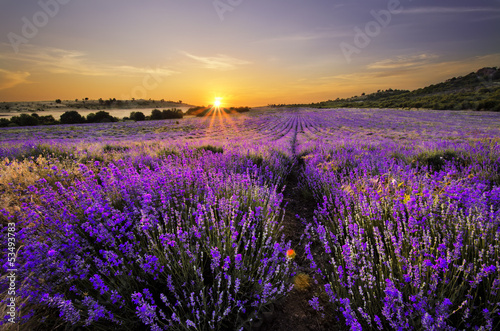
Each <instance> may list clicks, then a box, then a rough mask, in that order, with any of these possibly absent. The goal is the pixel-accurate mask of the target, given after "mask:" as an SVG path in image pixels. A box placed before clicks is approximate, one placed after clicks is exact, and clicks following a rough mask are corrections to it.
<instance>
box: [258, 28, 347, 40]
mask: <svg viewBox="0 0 500 331" xmlns="http://www.w3.org/2000/svg"><path fill="white" fill-rule="evenodd" d="M351 35H352V32H348V31H339V30H338V29H321V30H316V31H309V32H300V33H295V34H288V35H283V36H276V37H271V38H266V39H261V40H258V41H257V43H274V42H302V41H311V40H322V39H335V38H345V37H349V36H351Z"/></svg>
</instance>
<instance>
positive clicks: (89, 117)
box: [87, 113, 95, 123]
mask: <svg viewBox="0 0 500 331" xmlns="http://www.w3.org/2000/svg"><path fill="white" fill-rule="evenodd" d="M87 122H88V123H95V113H90V114H88V115H87Z"/></svg>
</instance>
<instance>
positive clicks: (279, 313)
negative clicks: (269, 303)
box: [254, 165, 345, 331]
mask: <svg viewBox="0 0 500 331" xmlns="http://www.w3.org/2000/svg"><path fill="white" fill-rule="evenodd" d="M300 168H301V166H300V165H297V166H295V168H294V169H293V171H292V174H291V175H290V176H289V178H288V182H287V186H286V188H285V191H284V192H283V195H284V201H285V203H286V207H285V209H286V213H285V217H284V224H283V226H284V233H285V236H286V240H287V241H288V240H290V241H291V242H292V247H293V248H294V249H295V252H296V253H297V256H296V258H295V259H296V262H297V265H298V270H297V274H299V273H300V274H306V275H309V276H310V279H311V282H310V286H297V285H300V284H296V286H295V287H294V289H293V290H292V291H291V292H290V293H289V294H288V295H287V296H286V297H285V298H283V299H282V300H281V301H278V302H277V303H276V304H275V305H274V312H272V313H268V314H264V319H263V323H262V325H261V326H259V327H254V330H255V331H309V330H315V331H326V330H328V331H330V330H344V329H345V327H343V324H342V323H340V319H339V317H338V316H337V315H338V314H334V313H333V312H332V311H331V309H328V308H326V307H325V304H327V299H326V298H325V296H326V295H325V294H324V290H323V285H324V282H323V281H322V280H321V279H320V278H319V277H318V276H315V275H314V274H313V273H312V271H311V269H310V268H309V262H308V261H307V260H306V258H305V253H304V248H303V244H305V243H304V242H302V243H301V240H300V239H301V238H300V237H301V235H302V234H303V233H304V230H305V227H306V223H309V222H312V220H313V217H314V209H315V208H316V202H315V201H314V200H313V199H312V197H307V196H304V195H303V193H302V191H301V189H300V188H299V187H298V179H297V176H298V173H299V172H300ZM302 287H305V288H302ZM301 288H302V289H301ZM313 297H319V298H320V303H321V304H322V306H323V307H325V308H324V310H323V311H320V312H318V311H315V310H314V309H313V308H312V307H311V305H310V304H309V300H311V299H312V298H313Z"/></svg>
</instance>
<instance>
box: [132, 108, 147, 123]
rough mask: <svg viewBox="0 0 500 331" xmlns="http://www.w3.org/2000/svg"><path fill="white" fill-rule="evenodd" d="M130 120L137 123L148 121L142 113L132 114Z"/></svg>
mask: <svg viewBox="0 0 500 331" xmlns="http://www.w3.org/2000/svg"><path fill="white" fill-rule="evenodd" d="M130 119H131V120H134V121H136V122H139V121H144V120H145V119H146V115H144V113H143V112H141V111H137V112H131V113H130Z"/></svg>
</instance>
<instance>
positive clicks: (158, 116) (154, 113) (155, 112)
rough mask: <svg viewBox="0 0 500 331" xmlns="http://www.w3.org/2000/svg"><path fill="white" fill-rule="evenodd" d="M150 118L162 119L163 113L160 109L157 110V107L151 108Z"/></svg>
mask: <svg viewBox="0 0 500 331" xmlns="http://www.w3.org/2000/svg"><path fill="white" fill-rule="evenodd" d="M151 119H152V120H161V119H163V114H162V112H161V110H159V109H153V110H152V111H151Z"/></svg>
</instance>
